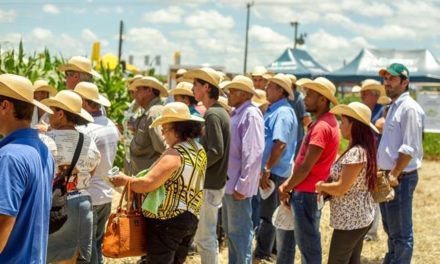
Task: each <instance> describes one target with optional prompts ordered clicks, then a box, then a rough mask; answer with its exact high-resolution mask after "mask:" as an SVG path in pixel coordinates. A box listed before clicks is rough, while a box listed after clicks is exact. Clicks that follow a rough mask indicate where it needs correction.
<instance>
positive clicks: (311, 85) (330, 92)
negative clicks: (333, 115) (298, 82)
mask: <svg viewBox="0 0 440 264" xmlns="http://www.w3.org/2000/svg"><path fill="white" fill-rule="evenodd" d="M302 86H303V88H304V89H310V90H313V91H315V92H317V93H319V94H321V95H323V96H324V97H325V98H327V99H328V100H330V102H332V104H333V105H337V104H338V100H337V99H336V97H335V93H336V87H335V85H334V84H333V83H332V82H331V81H329V80H327V79H326V78H324V77H318V78H316V79H315V80H313V81H308V82H307V81H304V82H303V83H302Z"/></svg>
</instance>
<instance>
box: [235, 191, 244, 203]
mask: <svg viewBox="0 0 440 264" xmlns="http://www.w3.org/2000/svg"><path fill="white" fill-rule="evenodd" d="M232 197H233V198H234V200H236V201H241V200H244V199H246V196H244V195H243V194H241V193H239V192H237V191H234V193H233V194H232Z"/></svg>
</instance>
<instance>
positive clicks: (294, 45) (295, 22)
mask: <svg viewBox="0 0 440 264" xmlns="http://www.w3.org/2000/svg"><path fill="white" fill-rule="evenodd" d="M290 25H291V26H292V27H294V28H295V36H294V38H293V49H296V41H297V39H298V25H299V23H298V21H293V22H290Z"/></svg>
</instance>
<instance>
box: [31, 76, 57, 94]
mask: <svg viewBox="0 0 440 264" xmlns="http://www.w3.org/2000/svg"><path fill="white" fill-rule="evenodd" d="M35 92H48V93H49V96H54V95H56V94H57V89H56V88H55V87H53V86H51V85H49V83H48V82H47V81H45V80H37V81H35V82H34V93H35Z"/></svg>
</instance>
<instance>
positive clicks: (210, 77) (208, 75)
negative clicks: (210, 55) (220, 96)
mask: <svg viewBox="0 0 440 264" xmlns="http://www.w3.org/2000/svg"><path fill="white" fill-rule="evenodd" d="M183 78H185V79H190V80H194V79H200V80H203V81H205V82H208V83H210V84H212V85H214V86H215V87H217V88H220V86H219V84H220V79H221V76H220V74H218V72H217V71H216V70H214V69H212V68H208V67H203V68H200V69H195V70H190V71H187V72H186V73H184V74H183Z"/></svg>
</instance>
